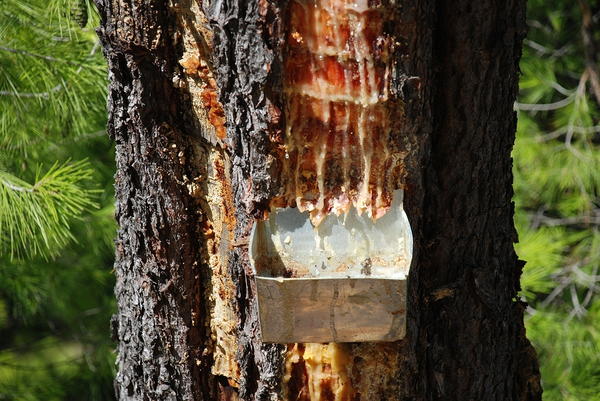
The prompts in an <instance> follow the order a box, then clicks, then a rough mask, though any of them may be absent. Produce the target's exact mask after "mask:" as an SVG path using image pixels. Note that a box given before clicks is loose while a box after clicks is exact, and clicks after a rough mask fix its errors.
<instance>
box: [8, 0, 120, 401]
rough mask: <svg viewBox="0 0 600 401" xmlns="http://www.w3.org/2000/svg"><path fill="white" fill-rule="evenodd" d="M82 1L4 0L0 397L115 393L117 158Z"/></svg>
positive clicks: (102, 75) (91, 17) (91, 23)
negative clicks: (113, 324) (112, 321)
mask: <svg viewBox="0 0 600 401" xmlns="http://www.w3.org/2000/svg"><path fill="white" fill-rule="evenodd" d="M97 24H98V17H97V15H96V14H95V13H94V8H93V6H92V3H91V1H88V0H27V1H25V0H0V400H32V401H33V400H44V401H48V400H111V399H114V395H113V390H112V379H113V377H114V373H115V372H114V355H113V347H114V345H113V344H112V343H111V340H110V329H109V321H110V316H111V315H112V313H113V312H114V309H115V305H114V299H113V298H114V297H113V294H112V288H113V286H114V276H113V273H112V263H113V238H114V236H115V227H114V217H113V213H114V210H113V209H114V207H113V203H114V200H113V190H112V181H113V174H114V171H113V169H114V154H113V150H112V146H111V144H110V143H109V139H108V138H107V136H106V134H105V132H104V128H105V125H106V87H107V82H106V66H105V61H104V59H103V57H102V54H101V46H100V44H99V42H98V39H97V37H96V35H95V32H94V27H95V26H97Z"/></svg>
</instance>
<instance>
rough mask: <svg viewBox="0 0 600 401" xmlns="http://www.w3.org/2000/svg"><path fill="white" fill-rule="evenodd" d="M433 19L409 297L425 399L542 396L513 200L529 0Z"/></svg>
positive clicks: (468, 4) (461, 6)
mask: <svg viewBox="0 0 600 401" xmlns="http://www.w3.org/2000/svg"><path fill="white" fill-rule="evenodd" d="M436 19H437V21H436V24H435V32H434V35H435V36H434V48H433V57H434V59H433V65H432V67H433V71H434V72H435V73H436V76H435V88H434V92H433V96H434V97H433V106H432V107H433V115H434V129H433V133H432V137H431V141H430V143H431V154H430V163H429V165H428V168H427V169H426V172H425V174H426V175H425V178H424V185H425V202H424V204H423V216H424V221H423V226H422V227H423V242H422V245H423V248H422V249H421V253H420V258H419V261H418V262H417V264H416V267H417V272H416V273H417V275H418V277H419V278H418V282H417V283H416V284H417V285H418V286H419V294H420V297H419V298H418V299H413V300H412V302H413V308H414V309H417V310H419V312H418V313H419V315H420V316H419V327H418V328H417V329H416V330H417V332H418V337H419V338H418V344H417V346H416V348H415V350H414V352H415V355H416V357H417V359H418V360H419V370H420V371H421V372H422V379H420V381H421V385H422V386H424V387H422V389H421V392H422V395H421V396H420V397H418V399H428V400H498V401H499V400H539V399H541V388H540V385H539V373H538V368H537V361H536V357H535V352H534V351H533V349H532V347H531V345H530V344H529V342H528V341H527V340H526V339H525V337H524V330H523V310H524V305H523V304H522V303H521V302H520V301H518V300H517V298H516V297H517V291H518V290H519V289H520V288H519V278H520V275H521V268H522V266H523V263H522V262H520V261H519V260H518V259H517V256H516V254H515V252H514V249H513V242H515V241H516V240H517V236H516V232H515V229H514V224H513V213H514V205H513V203H512V201H511V198H512V195H513V190H512V172H511V167H512V159H511V156H510V153H511V150H512V146H513V143H514V133H515V130H516V113H515V112H514V111H513V102H514V101H515V99H516V94H517V82H518V80H517V78H518V76H517V74H518V61H519V58H520V54H521V41H522V39H523V38H524V35H525V22H524V19H525V2H524V1H521V0H512V1H507V2H502V3H499V2H492V1H481V2H472V1H468V0H465V1H455V2H452V3H447V2H443V1H438V2H437V4H436Z"/></svg>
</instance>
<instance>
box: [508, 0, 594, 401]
mask: <svg viewBox="0 0 600 401" xmlns="http://www.w3.org/2000/svg"><path fill="white" fill-rule="evenodd" d="M527 24H528V26H529V32H528V35H527V39H526V40H525V43H524V48H523V58H522V61H521V71H522V76H521V82H520V87H521V91H520V96H519V101H518V103H517V105H516V108H517V110H518V111H519V125H518V131H517V140H516V144H515V148H514V153H513V156H514V159H515V161H514V175H515V202H516V207H517V213H516V216H515V221H516V225H517V230H518V232H519V240H520V242H519V243H518V244H517V245H516V248H517V252H518V254H519V256H520V258H521V259H523V260H526V261H527V265H526V266H525V269H524V272H523V277H522V287H523V291H522V295H523V297H525V298H526V300H527V302H528V303H529V308H528V314H527V317H526V326H527V335H528V337H529V338H530V340H531V341H532V342H533V344H534V346H535V347H536V349H537V352H538V355H539V359H540V366H541V372H542V384H543V387H544V400H545V401H558V400H565V401H576V400H577V401H594V400H600V297H599V295H598V294H599V292H600V107H599V105H600V73H599V71H600V1H597V0H596V1H593V0H554V1H548V0H529V2H528V16H527Z"/></svg>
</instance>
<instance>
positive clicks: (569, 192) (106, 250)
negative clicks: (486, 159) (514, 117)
mask: <svg viewBox="0 0 600 401" xmlns="http://www.w3.org/2000/svg"><path fill="white" fill-rule="evenodd" d="M528 8H529V10H528V21H527V22H528V26H529V33H528V37H527V39H526V41H525V44H524V50H523V59H522V62H521V70H522V77H521V92H520V96H519V101H518V102H517V104H516V109H517V110H518V113H519V126H518V132H517V141H516V145H515V148H514V154H513V155H514V158H515V163H514V174H515V202H516V207H517V209H516V216H515V221H516V225H517V229H518V232H519V238H520V242H519V243H518V244H517V245H516V247H517V251H518V253H519V255H520V257H521V258H522V259H524V260H526V261H527V265H526V266H525V269H524V273H523V279H522V286H523V291H522V296H523V297H524V298H525V299H526V300H527V302H528V303H529V305H530V306H529V308H528V314H527V317H526V325H527V332H528V336H529V338H530V339H531V340H532V342H533V343H534V345H535V347H536V349H537V351H538V353H539V357H540V364H541V370H542V380H543V386H544V390H545V392H544V400H545V401H555V400H556V401H557V400H567V401H594V400H600V299H599V297H598V292H599V291H600V107H599V105H600V78H599V72H598V71H599V69H600V63H599V61H600V28H599V22H600V21H599V20H600V2H599V1H597V0H596V1H595V2H593V1H591V0H555V1H552V2H550V1H548V0H529V3H528ZM97 23H98V20H97V16H96V14H95V13H94V9H93V6H92V4H91V2H90V0H28V1H24V0H0V400H44V401H52V400H111V399H113V397H114V396H113V391H112V378H113V375H114V373H115V372H114V354H113V344H112V343H111V342H110V331H109V320H110V316H111V314H112V313H113V312H114V310H115V305H114V299H113V294H112V288H113V285H114V277H113V274H112V270H111V269H112V262H113V242H112V241H113V237H114V234H115V227H114V219H113V189H112V180H113V173H114V171H113V169H114V155H113V149H112V145H111V143H110V140H109V139H108V137H107V136H106V134H105V132H104V127H105V124H106V108H105V98H106V85H107V82H106V68H105V63H104V60H103V58H102V55H101V51H100V50H101V49H100V45H99V43H98V39H97V37H96V35H95V33H94V27H95V26H96V25H97Z"/></svg>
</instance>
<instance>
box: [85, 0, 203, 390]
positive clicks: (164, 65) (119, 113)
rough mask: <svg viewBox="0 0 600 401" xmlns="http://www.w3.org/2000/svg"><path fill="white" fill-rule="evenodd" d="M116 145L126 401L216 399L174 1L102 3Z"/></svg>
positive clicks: (117, 320) (119, 328)
mask: <svg viewBox="0 0 600 401" xmlns="http://www.w3.org/2000/svg"><path fill="white" fill-rule="evenodd" d="M96 3H97V5H98V8H99V11H100V15H101V18H102V22H101V28H100V29H99V31H98V33H99V36H100V38H101V40H102V43H103V46H104V52H105V55H106V58H107V60H108V65H109V77H110V88H109V97H108V108H109V113H110V118H109V125H108V131H109V133H110V135H111V137H112V138H113V139H114V141H115V144H116V161H117V174H116V176H115V181H116V186H115V189H116V207H117V211H116V217H117V221H118V223H119V227H120V228H119V232H118V236H117V240H116V262H115V273H116V276H117V285H116V288H115V294H116V296H117V301H118V307H119V308H118V313H117V315H115V317H114V319H113V333H114V335H115V336H116V339H117V340H118V359H117V365H118V374H117V378H116V380H115V389H116V392H117V397H118V399H120V400H191V399H194V400H203V399H212V397H211V393H212V389H213V388H214V383H213V379H212V377H211V376H210V355H209V354H208V355H207V354H203V350H204V349H205V346H206V342H207V339H206V331H205V327H204V326H205V319H206V318H205V316H206V313H205V304H206V302H205V300H203V299H202V294H203V286H202V283H203V280H202V275H203V274H205V273H204V272H203V267H204V266H202V265H201V264H200V263H199V260H200V258H199V255H200V254H201V253H202V251H203V250H202V246H203V244H202V237H201V234H200V232H199V230H198V226H199V224H198V222H199V221H200V220H201V218H202V216H201V213H200V209H199V207H198V205H197V202H196V201H195V200H194V199H193V198H192V197H191V196H190V194H189V193H188V192H187V191H186V189H185V185H183V184H184V181H185V177H186V175H187V176H189V177H193V176H196V175H195V174H194V172H193V171H192V170H193V168H192V166H189V165H186V164H185V163H182V160H183V159H184V158H187V160H191V159H192V158H193V155H192V154H191V153H192V150H191V149H192V146H191V142H192V139H191V138H190V137H189V136H187V135H185V134H184V133H183V132H184V129H183V128H184V127H182V123H181V121H182V118H181V117H182V115H183V113H182V112H181V110H180V106H179V104H180V103H179V94H178V93H177V91H176V90H175V89H174V88H173V85H172V83H171V78H172V76H173V70H174V68H175V66H176V63H177V57H176V54H175V48H174V46H173V42H172V41H171V38H170V36H171V32H170V28H171V26H172V25H173V17H172V15H171V14H170V12H169V8H168V2H167V1H156V2H152V3H148V2H142V1H134V0H132V1H120V2H116V1H101V0H99V1H97V2H96Z"/></svg>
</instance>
